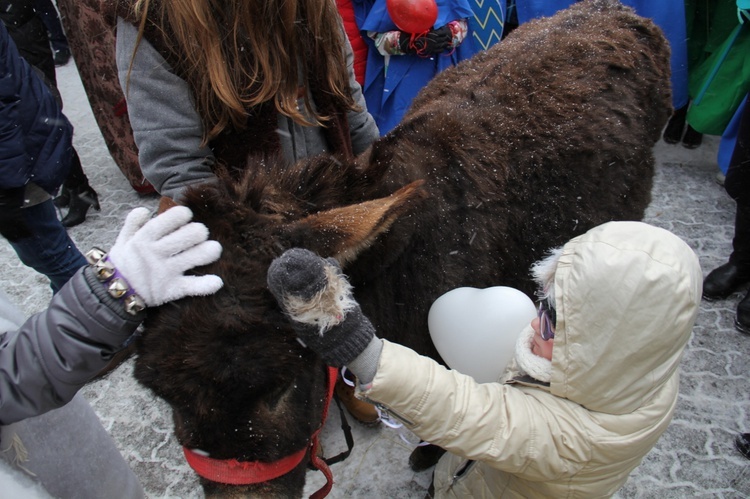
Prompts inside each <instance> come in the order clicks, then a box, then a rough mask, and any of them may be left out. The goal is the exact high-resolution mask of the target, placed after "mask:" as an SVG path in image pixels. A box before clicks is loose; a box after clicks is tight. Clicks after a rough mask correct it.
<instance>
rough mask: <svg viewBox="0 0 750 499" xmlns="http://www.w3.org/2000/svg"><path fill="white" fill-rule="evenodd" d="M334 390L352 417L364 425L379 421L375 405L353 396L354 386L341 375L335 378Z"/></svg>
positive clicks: (372, 424) (374, 423)
mask: <svg viewBox="0 0 750 499" xmlns="http://www.w3.org/2000/svg"><path fill="white" fill-rule="evenodd" d="M335 391H336V396H337V397H338V398H339V400H340V401H341V403H342V404H344V407H346V410H347V411H349V414H351V415H352V417H354V419H356V420H357V421H359V422H360V423H362V424H363V425H366V426H374V425H376V424H377V423H378V422H379V421H380V416H379V415H378V411H377V410H376V409H375V406H374V405H372V404H368V403H367V402H363V401H361V400H359V399H358V398H357V397H355V396H354V387H353V386H349V385H348V384H346V382H345V381H344V380H343V378H342V377H341V375H339V377H338V379H337V380H336V388H335Z"/></svg>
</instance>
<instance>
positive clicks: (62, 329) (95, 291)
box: [0, 267, 143, 425]
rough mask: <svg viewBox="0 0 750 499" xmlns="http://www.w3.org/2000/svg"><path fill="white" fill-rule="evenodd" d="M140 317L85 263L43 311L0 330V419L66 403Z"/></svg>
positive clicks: (3, 421)
mask: <svg viewBox="0 0 750 499" xmlns="http://www.w3.org/2000/svg"><path fill="white" fill-rule="evenodd" d="M6 308H7V307H6ZM142 320H143V316H142V314H141V315H139V316H131V315H129V314H127V313H126V312H125V310H124V308H123V307H122V305H121V304H119V303H117V302H116V301H115V300H114V299H112V298H111V297H110V296H109V295H107V293H106V290H105V288H104V286H102V285H101V284H100V283H99V282H98V281H97V280H96V277H95V276H94V275H93V272H92V271H91V269H90V268H88V267H85V268H83V269H81V270H79V271H78V273H76V274H75V275H74V276H73V277H72V278H71V280H70V281H69V282H68V283H67V284H66V285H65V286H64V287H63V288H62V289H61V290H60V291H59V292H58V293H57V294H56V295H55V296H54V297H53V298H52V300H51V302H50V304H49V307H48V308H47V309H46V310H44V311H43V312H40V313H38V314H36V315H34V316H32V317H31V318H29V319H28V320H27V321H26V322H25V323H24V324H23V325H21V326H20V327H19V328H18V329H17V330H6V331H5V332H3V333H2V335H0V424H2V425H5V424H9V423H12V422H15V421H19V420H21V419H24V418H27V417H31V416H36V415H39V414H42V413H44V412H47V411H49V410H52V409H55V408H57V407H60V406H62V405H64V404H66V403H67V402H68V401H70V400H71V399H72V398H73V396H74V395H75V394H76V392H77V391H78V390H79V389H80V388H81V387H82V386H83V385H84V384H85V383H86V382H88V381H89V380H90V379H91V378H92V377H93V376H95V375H96V374H97V373H99V372H100V371H101V370H102V369H103V368H104V367H105V366H106V365H107V363H108V362H109V361H110V360H111V357H112V354H114V353H115V352H116V351H117V350H118V349H119V348H120V347H121V346H122V344H123V343H124V342H125V340H127V339H128V338H129V337H130V336H131V335H132V334H133V333H134V332H135V331H136V329H137V328H138V326H139V324H140V323H141V321H142ZM3 324H6V326H7V322H3Z"/></svg>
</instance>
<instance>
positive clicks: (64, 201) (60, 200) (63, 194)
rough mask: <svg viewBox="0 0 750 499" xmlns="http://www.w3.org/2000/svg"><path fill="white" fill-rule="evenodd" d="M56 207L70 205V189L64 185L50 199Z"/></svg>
mask: <svg viewBox="0 0 750 499" xmlns="http://www.w3.org/2000/svg"><path fill="white" fill-rule="evenodd" d="M52 202H53V203H55V206H57V207H58V208H65V207H67V206H69V205H70V189H68V188H67V187H65V186H62V187H61V188H60V194H59V195H58V196H57V197H56V198H55V199H54V201H52Z"/></svg>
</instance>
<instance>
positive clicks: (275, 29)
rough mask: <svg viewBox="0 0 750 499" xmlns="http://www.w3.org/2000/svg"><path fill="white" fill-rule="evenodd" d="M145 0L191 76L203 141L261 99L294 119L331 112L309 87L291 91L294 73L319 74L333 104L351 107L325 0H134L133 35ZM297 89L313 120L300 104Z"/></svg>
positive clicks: (337, 29)
mask: <svg viewBox="0 0 750 499" xmlns="http://www.w3.org/2000/svg"><path fill="white" fill-rule="evenodd" d="M152 4H154V6H155V7H156V9H157V10H156V12H155V14H156V16H157V17H156V18H155V19H153V20H154V21H155V22H157V23H161V26H162V27H164V26H165V25H164V22H165V21H166V22H167V23H168V27H169V29H170V31H171V32H172V33H173V35H174V37H175V41H176V42H177V44H178V46H179V49H177V50H178V51H179V54H180V57H181V58H182V59H183V60H182V62H183V70H184V71H185V72H186V75H185V76H187V79H188V80H189V81H191V82H193V85H194V89H195V93H196V95H195V100H196V107H197V110H198V113H199V114H200V116H201V119H202V120H203V125H204V136H203V140H204V142H208V141H209V140H211V139H212V138H214V137H216V136H217V135H219V134H220V133H221V132H222V131H223V130H224V129H226V128H227V127H228V126H230V125H231V126H234V127H236V128H243V127H244V126H245V123H246V121H247V117H248V109H249V108H252V107H255V106H257V105H259V104H262V103H265V102H273V104H274V106H275V108H276V110H277V111H278V112H279V113H281V114H283V115H285V116H288V117H289V118H291V119H292V120H294V121H295V122H297V123H299V124H302V125H323V124H324V123H325V122H326V121H328V120H330V118H331V116H327V115H324V114H321V112H320V111H319V110H314V109H313V106H312V105H311V103H310V101H309V97H308V95H309V92H307V91H306V92H304V94H303V95H302V96H300V95H298V93H299V91H298V89H299V87H300V74H301V75H303V78H304V79H305V83H309V81H310V78H311V77H312V75H313V74H314V73H315V74H317V75H320V78H319V82H320V83H321V85H322V87H323V91H326V92H327V93H329V94H330V96H331V97H332V99H333V102H334V103H335V104H336V106H337V107H338V108H341V109H342V110H349V109H355V104H354V101H353V99H352V96H351V91H350V87H349V74H348V69H347V66H346V60H345V58H344V43H345V41H344V37H343V30H342V29H341V21H340V19H339V17H338V16H339V15H338V11H337V9H336V6H335V3H334V2H333V1H332V0H137V1H136V3H135V12H136V14H137V15H138V16H140V19H141V22H140V27H139V33H138V42H140V40H141V39H142V37H143V32H144V27H145V25H146V19H147V16H148V14H149V8H150V7H151V5H152ZM136 50H137V44H136ZM299 97H304V103H305V109H306V110H307V113H308V115H309V116H310V117H312V119H313V121H312V122H310V120H309V119H307V118H306V117H305V115H304V114H303V113H302V112H300V110H299V108H298V106H297V99H298V98H299Z"/></svg>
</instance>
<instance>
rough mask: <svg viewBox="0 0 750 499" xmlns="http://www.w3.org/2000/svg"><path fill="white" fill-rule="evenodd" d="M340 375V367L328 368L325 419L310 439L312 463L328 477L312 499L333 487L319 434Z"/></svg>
mask: <svg viewBox="0 0 750 499" xmlns="http://www.w3.org/2000/svg"><path fill="white" fill-rule="evenodd" d="M338 376H339V371H338V369H336V368H335V367H329V368H328V387H327V388H328V391H327V393H326V404H325V406H324V407H323V420H322V422H321V423H320V427H319V428H318V429H317V430H315V433H313V435H312V438H311V439H310V463H311V464H312V465H313V467H314V468H315V469H316V470H319V471H320V472H321V473H323V475H324V476H325V477H326V484H325V485H323V487H321V488H320V490H318V491H317V492H315V493H314V494H313V495H311V496H310V499H322V498H323V497H326V496H327V495H328V494H330V493H331V489H332V488H333V473H332V472H331V468H329V467H328V464H326V462H325V460H323V459H321V458H320V456H318V448H319V447H320V442H319V439H318V436H319V435H320V431H321V430H322V429H323V425H325V424H326V419H328V407H329V406H330V405H331V400H332V399H333V389H334V388H335V387H336V379H337V378H338Z"/></svg>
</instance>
